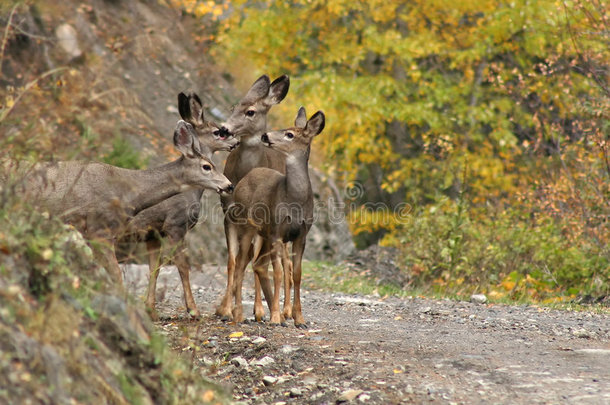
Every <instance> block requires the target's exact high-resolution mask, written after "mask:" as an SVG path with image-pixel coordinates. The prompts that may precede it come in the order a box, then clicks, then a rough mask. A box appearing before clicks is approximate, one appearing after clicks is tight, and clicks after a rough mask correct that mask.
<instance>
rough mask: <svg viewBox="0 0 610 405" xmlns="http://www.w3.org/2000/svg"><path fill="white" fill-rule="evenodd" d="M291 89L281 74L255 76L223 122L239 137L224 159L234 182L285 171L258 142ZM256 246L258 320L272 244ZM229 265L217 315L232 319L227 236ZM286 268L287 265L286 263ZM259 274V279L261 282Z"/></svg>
mask: <svg viewBox="0 0 610 405" xmlns="http://www.w3.org/2000/svg"><path fill="white" fill-rule="evenodd" d="M289 88H290V79H289V78H288V76H286V75H283V76H280V77H278V78H277V79H275V80H274V81H273V82H271V81H270V80H269V77H268V76H266V75H263V76H261V77H260V78H258V79H257V80H256V81H255V82H254V83H253V84H252V86H251V87H250V89H249V90H248V92H247V93H246V95H245V96H244V97H243V98H242V99H241V100H240V101H239V102H238V103H237V105H236V106H235V107H234V108H233V112H232V113H231V116H230V117H229V118H228V119H227V121H226V122H225V123H223V124H222V128H221V129H223V130H226V131H227V132H229V133H232V134H234V135H235V136H238V137H240V143H239V146H238V147H237V148H236V149H235V150H234V151H232V152H231V154H230V155H229V157H228V158H227V163H226V165H225V170H224V174H225V176H227V178H228V179H230V180H231V181H232V182H233V184H237V183H238V182H239V180H240V179H242V178H243V177H244V176H245V175H246V174H248V173H249V172H250V170H252V169H253V168H255V167H269V168H272V169H275V170H277V171H279V172H281V173H284V172H285V170H286V169H285V166H286V165H285V162H284V160H285V157H284V156H283V155H282V154H281V153H278V152H276V151H274V150H272V149H269V148H267V147H265V145H264V144H263V143H262V142H261V135H262V134H264V133H265V131H266V129H267V113H268V112H269V110H270V109H271V107H272V106H274V105H275V104H278V103H280V102H281V101H282V100H283V99H284V97H286V94H287V93H288V89H289ZM221 201H222V205H223V210H225V211H226V208H227V207H228V206H229V205H230V204H231V202H232V199H231V196H229V195H224V196H221ZM226 233H227V229H226V227H225V234H226ZM258 242H259V243H257V245H259V249H261V250H262V253H261V254H259V255H258V257H259V259H258V260H257V261H256V262H255V263H254V268H255V274H256V276H255V292H256V295H255V300H254V315H255V318H256V320H258V321H260V320H262V318H263V315H264V312H265V310H264V308H263V305H262V299H261V294H260V291H261V284H262V285H263V286H264V291H265V298H266V300H267V303H268V304H269V305H270V302H271V287H270V284H269V279H268V275H267V268H268V266H269V254H268V253H269V251H270V249H271V247H270V246H269V245H268V244H267V243H266V242H265V241H263V240H259V241H258ZM227 248H228V256H229V259H228V264H227V289H226V291H225V294H224V296H223V298H222V301H221V303H220V305H219V306H218V307H217V308H216V314H217V315H218V316H221V317H222V318H223V319H231V318H232V311H231V297H232V290H233V275H234V273H233V269H234V268H235V257H236V255H237V246H234V245H231V244H230V239H229V238H228V237H227ZM286 268H289V265H288V264H287V265H286ZM261 277H262V281H261Z"/></svg>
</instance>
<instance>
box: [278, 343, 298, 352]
mask: <svg viewBox="0 0 610 405" xmlns="http://www.w3.org/2000/svg"><path fill="white" fill-rule="evenodd" d="M297 350H299V348H298V347H294V346H292V345H284V346H282V348H281V349H280V351H281V352H282V353H284V354H290V353H292V352H296V351H297Z"/></svg>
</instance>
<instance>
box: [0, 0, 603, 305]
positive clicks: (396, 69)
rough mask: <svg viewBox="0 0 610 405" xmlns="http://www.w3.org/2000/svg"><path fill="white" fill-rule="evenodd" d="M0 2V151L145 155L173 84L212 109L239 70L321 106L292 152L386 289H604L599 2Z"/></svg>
mask: <svg viewBox="0 0 610 405" xmlns="http://www.w3.org/2000/svg"><path fill="white" fill-rule="evenodd" d="M0 16H1V17H2V18H1V20H0V22H1V23H2V43H1V47H0V64H1V71H2V74H1V77H0V84H1V89H0V91H1V92H2V93H1V94H0V103H1V104H2V105H1V107H0V133H1V139H2V140H1V144H2V152H1V153H2V154H3V155H4V156H11V157H13V158H18V159H23V160H29V161H36V160H40V159H44V160H50V159H72V158H80V159H91V160H104V161H106V162H109V163H112V164H116V165H119V166H124V167H135V168H138V167H146V166H149V165H153V164H156V163H159V162H162V161H166V160H167V159H168V158H169V157H170V156H172V155H171V153H172V152H171V144H170V143H169V141H168V140H169V135H170V134H171V131H172V128H173V126H174V125H175V122H176V119H177V117H178V115H177V108H176V101H175V100H176V95H177V93H178V92H179V91H184V90H186V89H189V88H193V89H195V90H197V91H198V92H199V93H200V95H202V98H203V99H204V102H205V104H206V105H205V107H206V114H207V117H209V118H210V119H214V120H216V121H219V122H220V121H222V119H223V117H226V114H227V113H228V111H229V109H230V106H231V104H233V103H234V102H235V101H236V100H237V99H238V97H239V96H240V95H241V94H243V92H244V91H245V90H246V89H247V88H248V86H249V85H250V84H251V83H252V82H253V81H254V80H255V79H256V78H257V77H258V76H259V75H261V74H268V75H269V76H271V77H272V78H274V77H277V76H279V75H281V74H288V75H289V76H290V78H291V88H290V91H289V94H288V96H287V97H286V100H285V101H284V102H283V103H282V104H280V105H279V106H278V107H276V108H274V110H273V111H272V113H271V115H272V116H273V117H272V121H271V122H270V126H271V127H285V126H287V125H288V124H290V123H291V122H292V121H293V119H294V115H295V112H296V111H297V109H298V107H299V106H301V105H304V106H305V107H306V108H307V110H308V111H309V112H312V111H316V110H318V109H322V110H324V112H325V114H326V116H327V117H328V119H327V128H326V130H325V136H323V137H320V140H319V142H318V143H317V144H316V145H315V147H314V153H313V156H312V165H313V166H314V167H316V168H317V169H319V170H320V171H321V173H322V178H323V179H324V178H328V179H332V180H333V181H334V182H336V183H337V186H336V187H335V188H336V189H338V190H344V191H343V192H340V194H341V197H342V198H343V199H344V200H345V201H344V202H345V204H346V207H347V208H346V212H345V214H346V215H347V223H348V225H349V227H350V229H351V233H352V235H353V240H354V242H355V244H356V246H357V247H358V248H366V247H368V246H371V245H375V244H380V245H383V246H388V247H393V248H395V249H396V252H397V256H396V258H395V262H396V263H397V264H398V265H399V267H400V268H401V271H402V272H403V273H404V274H405V277H406V279H407V282H406V284H405V285H404V286H402V287H405V288H413V289H423V290H426V291H434V292H439V293H444V294H447V293H449V294H457V295H458V296H459V295H469V294H471V293H472V292H484V293H486V294H488V296H489V297H491V298H495V299H515V300H521V299H525V300H533V301H544V302H552V301H558V300H565V299H572V298H574V297H576V296H581V297H582V296H590V297H593V298H594V299H598V298H603V297H606V296H607V295H608V294H609V288H610V283H609V279H610V247H609V244H608V241H609V238H610V202H609V197H610V162H609V159H610V158H609V156H608V141H609V136H610V135H609V134H610V120H609V114H610V89H609V84H608V83H609V79H610V71H609V68H610V21H608V18H609V13H608V6H607V4H606V3H605V2H603V1H602V0H573V1H567V0H540V1H526V0H515V1H512V2H504V1H497V0H471V1H453V2H447V1H441V0H426V1H423V0H410V1H406V0H396V1H383V0H369V1H347V0H334V1H322V0H291V1H281V2H280V1H244V0H225V1H220V0H219V1H203V0H124V1H123V0H91V1H82V2H79V1H65V2H47V1H38V0H31V1H26V2H15V1H9V2H2V5H0ZM222 158H223V157H222V156H221V158H220V159H221V160H222ZM335 194H336V193H335ZM206 229H208V228H206ZM215 232H221V229H220V228H218V227H217V228H215ZM217 239H218V240H219V243H222V242H223V241H224V238H222V237H219V238H217ZM338 239H340V238H338ZM206 243H208V242H206ZM200 244H201V243H200ZM330 244H332V243H330ZM219 246H220V245H219ZM219 246H216V245H213V246H211V247H210V249H209V250H210V251H216V254H218V252H219V251H220V252H222V248H220V247H219ZM314 250H315V248H314ZM207 253H208V252H205V253H202V256H205V254H207ZM222 257H223V256H222V255H220V256H219V257H214V258H213V259H214V260H218V261H219V262H221V261H222ZM207 258H208V259H209V256H207ZM317 258H318V259H320V258H322V259H324V256H323V255H322V256H318V257H317ZM202 260H203V259H202Z"/></svg>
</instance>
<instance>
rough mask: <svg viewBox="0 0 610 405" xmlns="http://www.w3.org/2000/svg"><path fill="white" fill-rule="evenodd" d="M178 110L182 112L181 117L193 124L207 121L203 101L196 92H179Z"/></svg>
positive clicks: (201, 123)
mask: <svg viewBox="0 0 610 405" xmlns="http://www.w3.org/2000/svg"><path fill="white" fill-rule="evenodd" d="M178 111H179V112H180V117H182V119H183V120H185V121H186V122H188V123H190V124H192V125H195V126H199V125H203V123H204V122H205V119H204V117H203V103H202V102H201V99H200V98H199V96H198V95H197V94H196V93H193V92H188V93H186V94H185V93H180V94H178Z"/></svg>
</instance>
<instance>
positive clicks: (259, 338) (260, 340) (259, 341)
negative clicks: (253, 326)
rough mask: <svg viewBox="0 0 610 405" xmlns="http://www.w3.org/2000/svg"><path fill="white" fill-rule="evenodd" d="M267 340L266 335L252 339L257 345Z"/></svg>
mask: <svg viewBox="0 0 610 405" xmlns="http://www.w3.org/2000/svg"><path fill="white" fill-rule="evenodd" d="M266 341H267V339H265V338H264V337H262V336H259V337H257V338H256V339H254V340H253V341H252V343H253V344H255V345H260V344H263V343H265V342H266Z"/></svg>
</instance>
